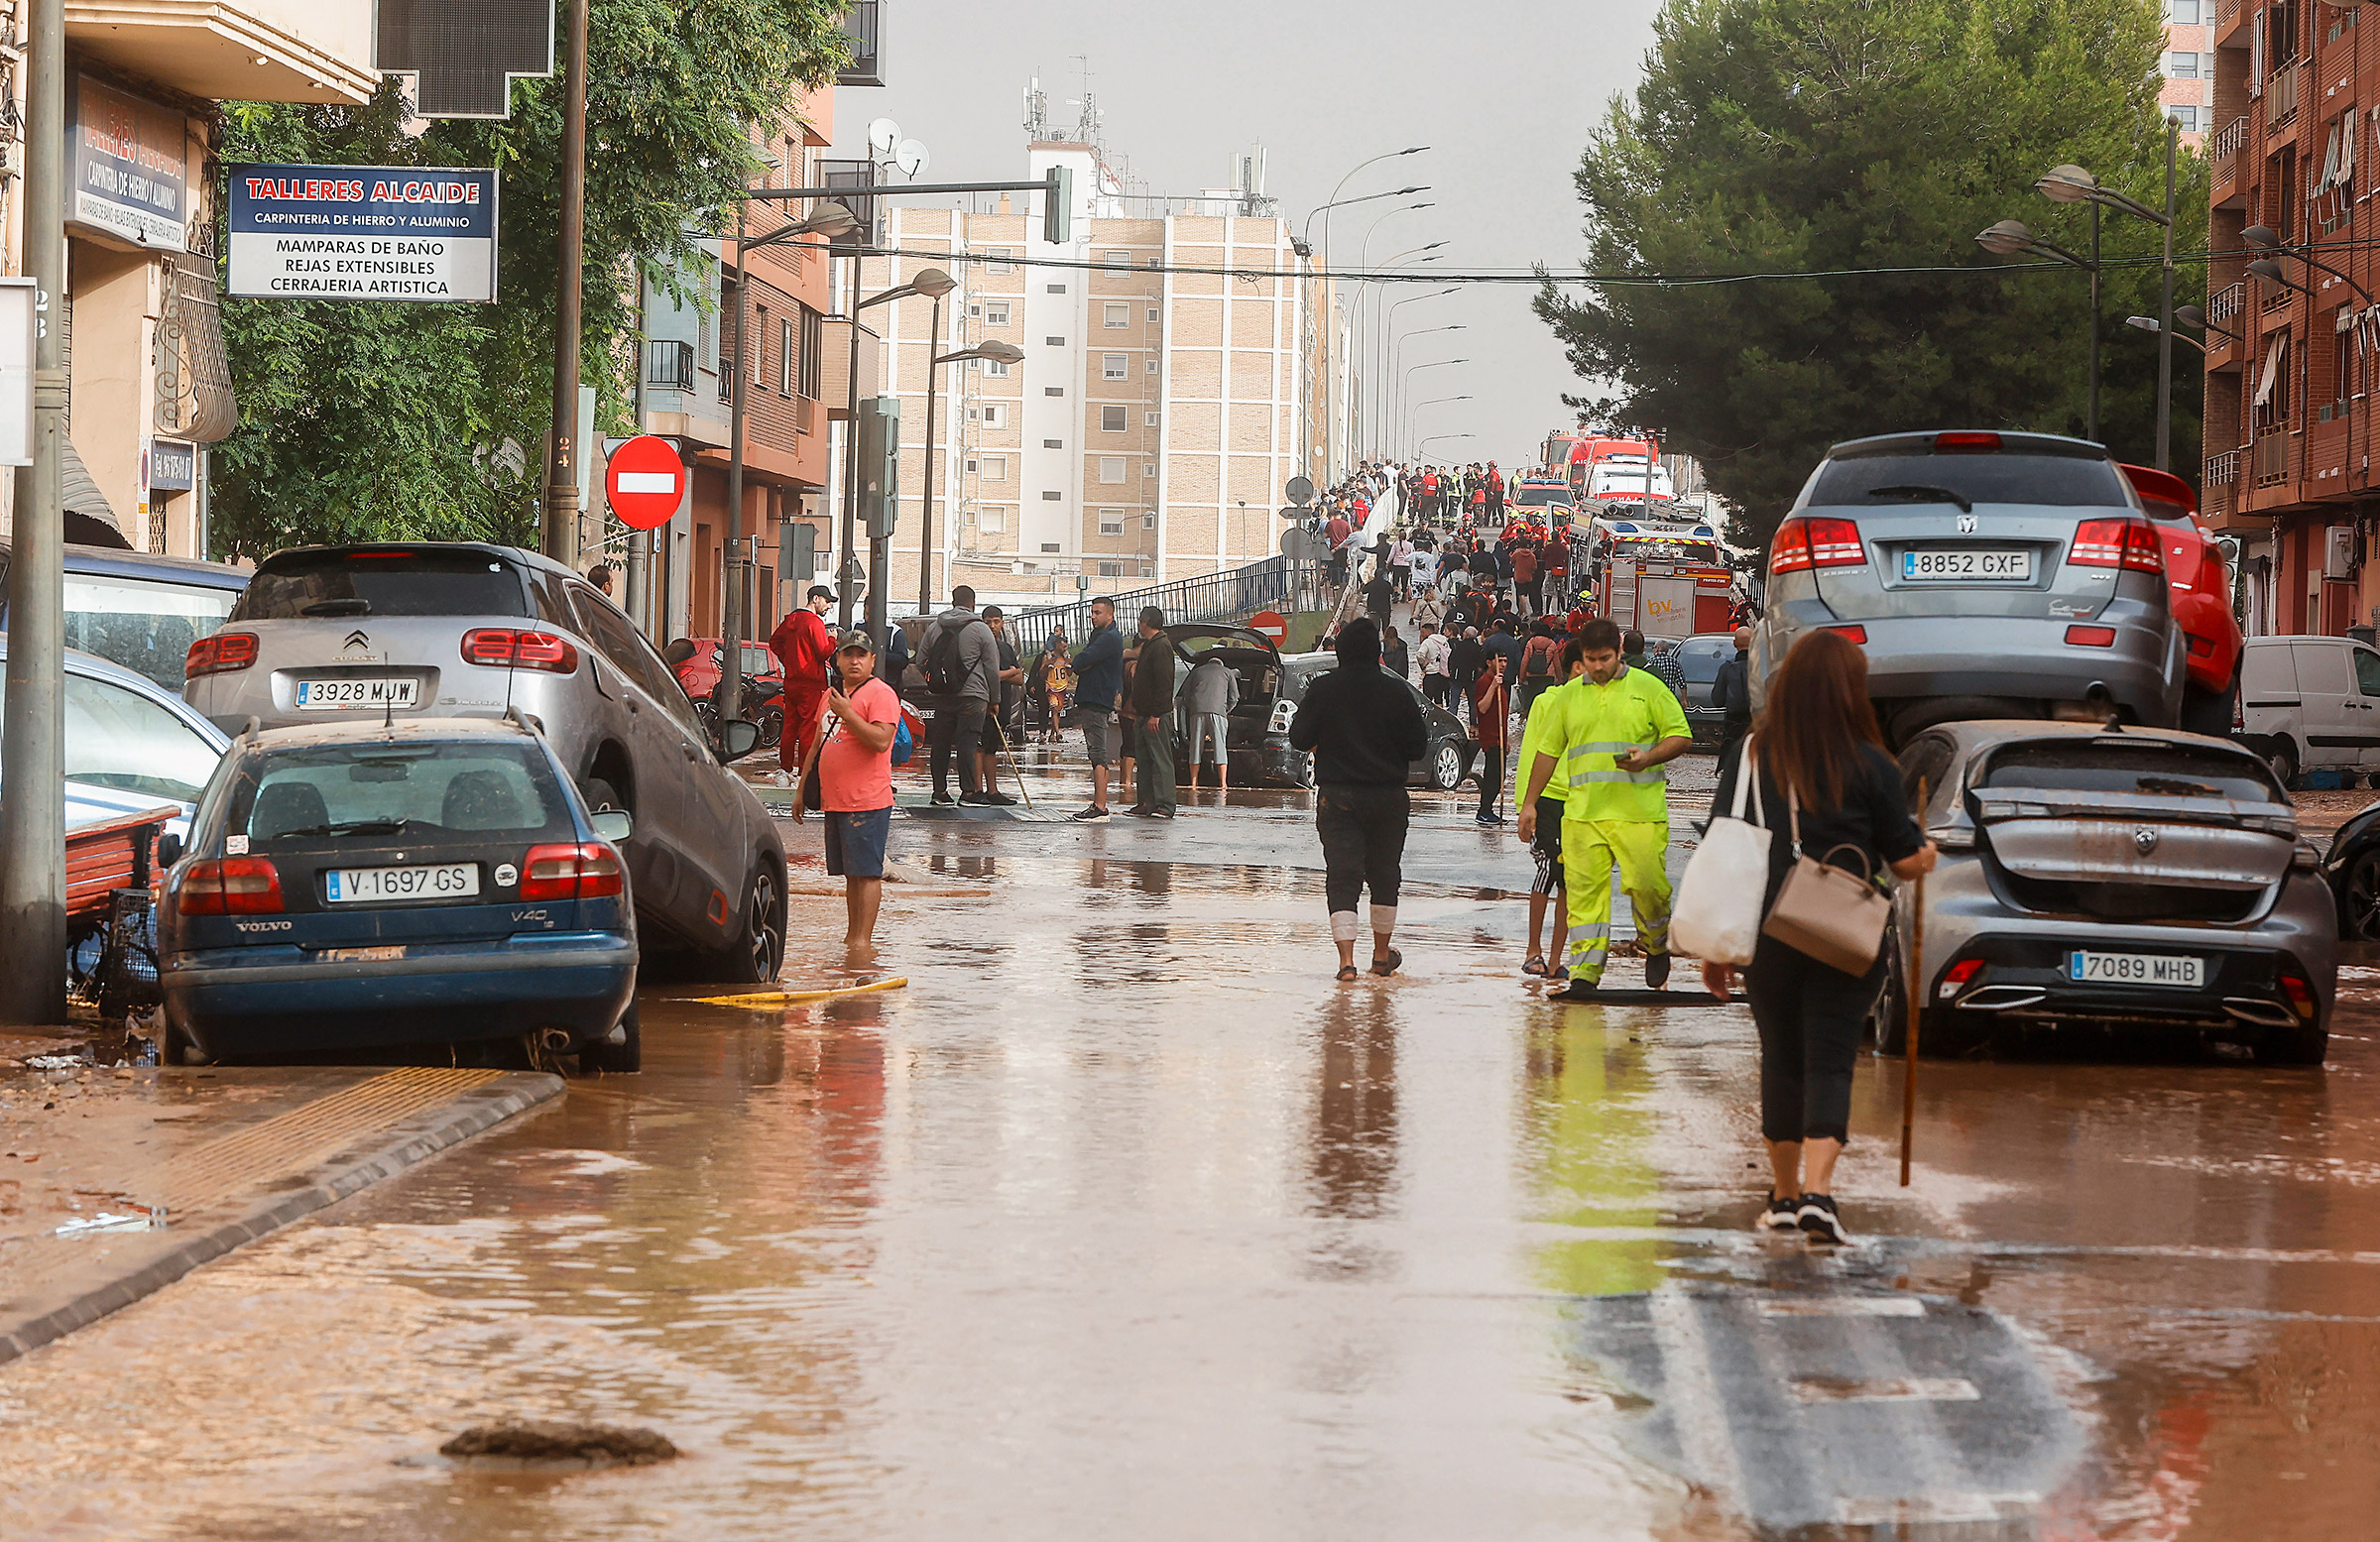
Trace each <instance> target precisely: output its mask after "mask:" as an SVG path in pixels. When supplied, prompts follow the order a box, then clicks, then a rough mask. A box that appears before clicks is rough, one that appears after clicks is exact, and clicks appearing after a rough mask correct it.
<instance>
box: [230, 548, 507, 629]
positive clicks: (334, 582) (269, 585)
mask: <svg viewBox="0 0 2380 1542" xmlns="http://www.w3.org/2000/svg"><path fill="white" fill-rule="evenodd" d="M231 614H232V619H233V620H234V621H291V620H297V619H301V618H337V617H348V616H526V615H529V614H530V610H529V605H528V600H527V597H526V596H525V595H524V594H523V592H522V584H521V575H520V574H519V573H518V572H516V571H514V569H513V568H512V566H511V565H510V564H509V563H506V562H502V561H499V560H498V559H497V558H495V557H492V556H490V555H488V554H487V553H486V552H484V551H461V550H444V551H406V550H394V551H374V550H361V551H294V552H290V553H287V554H285V555H282V556H277V557H271V558H268V559H267V560H266V562H265V565H264V566H262V567H260V568H258V569H257V570H256V577H255V578H253V579H252V580H250V581H249V584H248V590H247V593H245V594H244V595H242V596H241V597H240V603H239V605H238V606H237V607H235V608H234V609H233V611H232V613H231Z"/></svg>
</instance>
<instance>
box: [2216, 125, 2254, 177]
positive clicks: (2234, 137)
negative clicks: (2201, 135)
mask: <svg viewBox="0 0 2380 1542" xmlns="http://www.w3.org/2000/svg"><path fill="white" fill-rule="evenodd" d="M2247 143H2248V120H2247V119H2246V118H2245V117H2244V116H2242V117H2237V118H2233V119H2232V120H2231V121H2230V122H2229V123H2226V124H2224V125H2223V126H2222V127H2221V128H2219V129H2216V130H2215V131H2214V133H2213V135H2212V136H2211V137H2210V138H2208V139H2207V141H2206V159H2207V160H2208V161H2209V162H2211V163H2212V164H2213V166H2214V179H2215V180H2216V181H2218V182H2227V181H2229V180H2230V179H2231V178H2232V176H2233V174H2234V173H2236V172H2237V171H2238V169H2239V153H2240V151H2242V150H2244V149H2246V148H2247Z"/></svg>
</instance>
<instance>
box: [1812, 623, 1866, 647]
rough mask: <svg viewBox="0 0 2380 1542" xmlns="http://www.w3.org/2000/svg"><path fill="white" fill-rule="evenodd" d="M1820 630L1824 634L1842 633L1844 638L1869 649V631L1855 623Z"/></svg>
mask: <svg viewBox="0 0 2380 1542" xmlns="http://www.w3.org/2000/svg"><path fill="white" fill-rule="evenodd" d="M1819 630H1820V631H1822V632H1840V633H1842V634H1843V635H1844V637H1846V638H1849V639H1850V640H1851V641H1852V642H1854V643H1856V644H1858V645H1859V646H1860V647H1861V648H1865V647H1867V629H1866V628H1865V627H1863V626H1861V625H1859V623H1857V622H1855V621H1854V622H1848V623H1846V624H1844V625H1843V626H1840V627H1822V628H1820V629H1819Z"/></svg>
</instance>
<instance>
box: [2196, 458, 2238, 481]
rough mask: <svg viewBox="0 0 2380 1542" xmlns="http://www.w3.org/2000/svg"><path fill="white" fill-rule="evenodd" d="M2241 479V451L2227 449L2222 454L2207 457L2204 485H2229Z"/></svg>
mask: <svg viewBox="0 0 2380 1542" xmlns="http://www.w3.org/2000/svg"><path fill="white" fill-rule="evenodd" d="M2238 480H2239V451H2237V450H2225V451H2223V452H2222V453H2221V454H2220V455H2209V456H2207V457H2206V475H2205V478H2204V480H2203V482H2202V484H2201V485H2203V486H2206V487H2229V486H2231V485H2232V484H2233V483H2235V482H2237V481H2238Z"/></svg>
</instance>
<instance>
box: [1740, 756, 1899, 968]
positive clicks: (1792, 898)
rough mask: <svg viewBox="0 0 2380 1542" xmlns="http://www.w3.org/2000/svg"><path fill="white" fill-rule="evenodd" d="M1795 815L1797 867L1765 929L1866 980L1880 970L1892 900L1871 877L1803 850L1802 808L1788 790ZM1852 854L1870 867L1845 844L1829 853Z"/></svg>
mask: <svg viewBox="0 0 2380 1542" xmlns="http://www.w3.org/2000/svg"><path fill="white" fill-rule="evenodd" d="M1787 798H1788V802H1789V804H1790V806H1791V808H1792V811H1793V866H1792V867H1791V868H1789V869H1787V870H1786V873H1785V884H1784V887H1783V888H1781V889H1779V890H1777V902H1776V903H1775V904H1772V905H1770V906H1769V907H1768V919H1767V920H1766V921H1765V922H1763V923H1762V924H1761V927H1760V930H1761V931H1762V933H1764V934H1765V935H1767V936H1771V937H1774V938H1776V939H1777V940H1778V941H1779V942H1781V943H1783V944H1785V946H1787V947H1789V948H1792V949H1794V950H1795V951H1796V952H1799V953H1806V954H1808V955H1809V956H1810V957H1812V958H1814V959H1816V960H1818V961H1819V962H1820V963H1822V964H1826V965H1830V966H1832V967H1833V968H1836V969H1840V970H1842V971H1843V972H1844V974H1846V975H1864V974H1866V973H1867V972H1868V970H1870V969H1871V968H1873V967H1874V966H1875V962H1876V954H1877V953H1878V952H1879V951H1881V950H1882V948H1883V945H1884V923H1885V921H1886V920H1887V919H1889V918H1890V917H1891V915H1892V899H1891V896H1889V895H1888V894H1886V893H1885V892H1884V890H1880V889H1878V888H1877V887H1876V886H1875V883H1874V882H1873V877H1874V875H1873V873H1872V871H1871V872H1870V873H1869V875H1868V876H1866V877H1861V876H1860V875H1858V874H1854V873H1850V872H1848V871H1846V870H1844V869H1843V868H1837V867H1831V866H1829V865H1828V863H1827V862H1826V860H1825V858H1824V857H1812V856H1810V855H1809V854H1808V853H1806V852H1804V851H1803V850H1802V804H1801V799H1800V797H1799V796H1797V795H1794V794H1793V793H1791V792H1790V790H1789V791H1788V794H1787ZM1839 851H1851V852H1857V853H1858V854H1859V862H1860V866H1862V867H1866V866H1867V861H1868V858H1867V853H1866V851H1865V850H1863V849H1862V848H1860V847H1857V846H1852V845H1849V844H1848V843H1845V844H1844V845H1842V846H1838V847H1836V848H1835V849H1834V850H1833V851H1830V852H1828V853H1826V856H1827V857H1832V856H1834V855H1835V852H1839Z"/></svg>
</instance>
